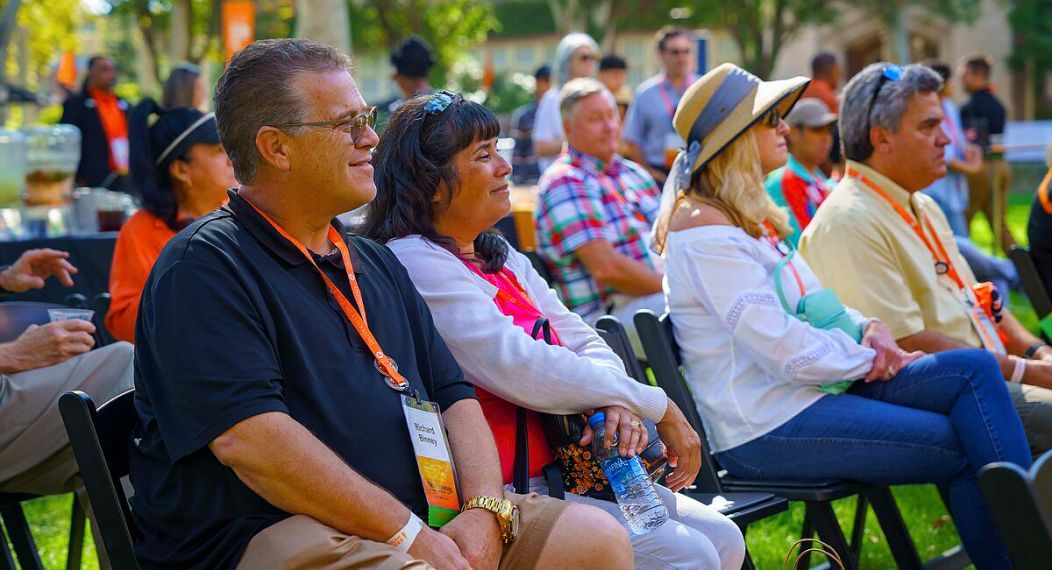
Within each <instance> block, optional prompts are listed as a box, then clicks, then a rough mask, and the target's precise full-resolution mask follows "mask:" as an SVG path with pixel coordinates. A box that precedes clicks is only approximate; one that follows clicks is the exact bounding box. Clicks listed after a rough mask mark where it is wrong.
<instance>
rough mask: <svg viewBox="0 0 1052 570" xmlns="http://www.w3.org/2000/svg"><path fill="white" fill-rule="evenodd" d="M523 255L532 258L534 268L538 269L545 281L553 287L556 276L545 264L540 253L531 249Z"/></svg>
mask: <svg viewBox="0 0 1052 570" xmlns="http://www.w3.org/2000/svg"><path fill="white" fill-rule="evenodd" d="M523 255H525V256H526V259H529V260H530V265H532V266H533V269H534V270H535V271H537V273H539V274H540V276H541V278H542V279H544V282H545V283H547V284H548V286H549V287H551V286H552V283H553V280H554V276H553V275H552V272H551V271H549V270H548V266H547V265H545V264H544V260H543V259H541V256H540V254H538V253H537V252H536V251H533V250H532V249H531V250H530V251H527V252H524V253H523Z"/></svg>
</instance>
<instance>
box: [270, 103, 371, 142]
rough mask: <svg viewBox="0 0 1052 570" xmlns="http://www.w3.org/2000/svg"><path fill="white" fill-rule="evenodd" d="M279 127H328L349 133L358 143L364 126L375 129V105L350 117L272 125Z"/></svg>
mask: <svg viewBox="0 0 1052 570" xmlns="http://www.w3.org/2000/svg"><path fill="white" fill-rule="evenodd" d="M274 126H275V127H277V128H279V129H291V128H294V127H330V128H333V129H337V130H341V131H343V132H346V133H350V135H351V140H353V141H354V144H358V139H360V138H361V137H362V135H363V134H365V127H369V128H370V129H373V130H375V129H376V107H367V108H366V109H365V110H364V111H362V112H361V113H358V114H357V115H355V116H353V117H351V118H350V119H338V120H336V121H311V122H305V123H281V124H280V125H274Z"/></svg>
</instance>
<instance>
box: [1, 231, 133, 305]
mask: <svg viewBox="0 0 1052 570" xmlns="http://www.w3.org/2000/svg"><path fill="white" fill-rule="evenodd" d="M116 242H117V232H101V233H96V234H89V235H79V236H65V237H56V238H36V239H27V240H18V241H0V264H4V265H7V264H11V263H14V262H15V260H17V259H18V256H19V255H22V252H24V251H26V250H28V249H39V248H44V247H49V248H51V249H58V250H62V251H68V252H69V260H70V262H71V263H72V264H73V265H74V266H76V268H77V269H78V270H79V273H77V274H76V275H74V276H73V287H63V286H62V285H61V284H60V283H59V282H58V281H57V280H56V279H54V278H51V279H48V281H47V285H45V286H44V288H43V289H37V290H31V291H26V292H25V293H16V294H12V295H7V296H5V297H4V300H5V301H44V302H48V303H65V300H66V297H69V296H70V295H72V294H74V293H80V294H82V295H84V296H85V297H86V298H87V299H88V301H89V302H91V300H92V299H94V298H95V295H98V294H99V293H104V292H106V291H108V290H109V282H110V263H111V262H112V261H113V246H114V245H115V244H116Z"/></svg>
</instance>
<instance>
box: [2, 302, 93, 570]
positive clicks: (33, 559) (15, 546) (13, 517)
mask: <svg viewBox="0 0 1052 570" xmlns="http://www.w3.org/2000/svg"><path fill="white" fill-rule="evenodd" d="M64 308H67V305H59V304H56V303H35V302H28V301H9V302H6V303H0V342H12V341H14V340H15V339H16V338H18V337H19V335H21V334H22V333H23V332H25V330H26V329H27V328H29V326H30V325H44V324H47V323H49V322H51V318H50V317H49V316H48V313H47V311H48V309H64ZM38 497H40V495H31V494H24V493H0V517H2V519H3V521H4V527H5V529H6V531H7V532H6V535H5V533H4V529H0V544H3V545H4V548H3V553H2V554H0V569H3V570H6V569H8V568H10V569H12V570H13V569H14V568H15V566H14V561H13V559H12V558H11V552H10V551H9V550H8V547H7V543H8V542H10V545H11V550H13V551H14V553H15V556H16V557H17V559H18V562H19V564H20V565H21V567H22V568H23V569H26V570H28V569H34V570H35V569H37V568H43V566H42V565H41V561H40V556H39V555H38V554H37V547H36V543H35V542H34V541H33V535H32V533H31V532H30V531H29V525H28V524H27V522H26V517H25V513H24V512H23V511H22V503H23V502H25V501H29V500H32V499H36V498H38ZM85 520H86V517H85V515H84V508H83V507H82V506H81V505H80V501H79V500H78V499H77V497H76V496H74V497H73V507H72V509H71V513H70V527H69V543H68V551H67V553H66V568H68V569H74V568H80V562H81V555H82V553H83V551H84V523H85Z"/></svg>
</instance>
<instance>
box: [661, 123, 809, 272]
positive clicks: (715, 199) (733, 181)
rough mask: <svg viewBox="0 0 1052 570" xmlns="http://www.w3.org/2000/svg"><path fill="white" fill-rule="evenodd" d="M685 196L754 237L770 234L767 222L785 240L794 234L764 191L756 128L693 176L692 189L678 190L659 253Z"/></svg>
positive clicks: (666, 210) (664, 218) (665, 214)
mask: <svg viewBox="0 0 1052 570" xmlns="http://www.w3.org/2000/svg"><path fill="white" fill-rule="evenodd" d="M685 197H691V198H694V199H695V200H697V201H699V202H702V203H704V204H708V205H710V206H712V207H714V208H716V209H717V210H719V211H720V212H722V213H723V214H724V215H725V216H727V217H728V218H729V219H730V220H731V223H733V224H734V225H735V226H737V227H740V228H742V229H743V230H745V233H747V234H749V235H750V236H752V237H754V238H759V237H761V236H763V235H764V234H765V233H766V229H765V228H764V221H765V220H766V221H769V222H770V223H771V225H773V226H774V229H775V231H776V232H777V233H778V237H779V238H782V239H784V238H785V237H786V236H788V235H789V234H790V233H792V229H791V228H790V227H789V214H788V212H786V211H785V208H782V207H780V206H778V205H777V204H775V203H774V200H772V199H771V197H770V195H768V194H767V191H766V190H765V189H764V184H763V171H762V170H761V169H760V151H759V147H758V146H757V145H756V137H755V136H754V135H753V131H752V129H748V130H746V131H745V132H744V133H742V134H741V136H739V137H738V138H737V139H736V140H735V141H734V142H732V143H731V144H730V145H728V146H727V148H725V149H723V151H722V152H720V153H719V154H717V155H716V156H715V157H713V159H712V160H710V161H709V163H708V164H706V165H705V166H703V167H702V168H700V169H699V170H698V171H696V172H695V173H694V174H693V175H692V176H691V179H690V187H689V188H687V189H686V190H680V191H678V195H677V196H676V199H675V200H672V201H671V202H667V203H663V204H662V208H661V211H660V212H659V213H658V219H657V223H656V224H655V231H654V239H653V243H652V247H653V249H654V251H656V252H658V253H659V254H660V253H663V252H664V250H665V240H666V238H667V237H668V224H669V222H670V221H671V218H672V212H673V211H675V209H676V206H677V205H678V204H679V201H680V200H681V199H683V198H685Z"/></svg>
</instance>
